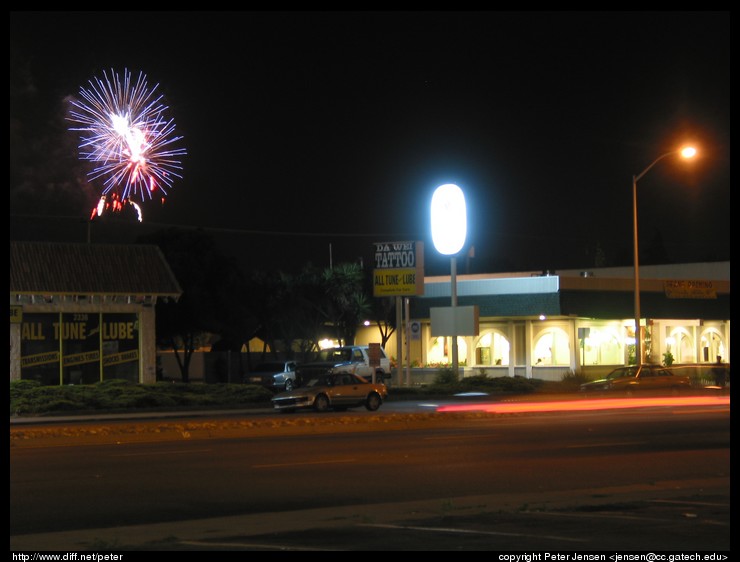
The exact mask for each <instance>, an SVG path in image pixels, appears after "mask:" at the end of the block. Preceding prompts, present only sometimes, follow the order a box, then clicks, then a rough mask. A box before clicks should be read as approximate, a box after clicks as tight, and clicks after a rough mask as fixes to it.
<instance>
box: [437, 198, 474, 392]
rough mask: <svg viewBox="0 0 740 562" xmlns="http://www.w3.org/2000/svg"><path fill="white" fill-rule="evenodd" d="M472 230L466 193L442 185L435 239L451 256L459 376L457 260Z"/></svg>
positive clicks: (455, 361) (455, 364) (440, 249)
mask: <svg viewBox="0 0 740 562" xmlns="http://www.w3.org/2000/svg"><path fill="white" fill-rule="evenodd" d="M467 231H468V219H467V210H466V207H465V195H464V194H463V192H462V189H460V188H459V187H458V186H456V185H455V184H453V183H447V184H445V185H440V186H439V187H438V188H437V189H436V190H435V191H434V195H432V240H433V241H434V247H435V248H437V251H438V252H439V253H440V254H444V255H446V256H450V292H451V296H452V303H451V304H452V307H451V308H452V324H453V326H454V329H453V332H454V333H453V334H452V371H453V372H454V374H455V378H458V372H459V367H458V365H459V361H458V354H457V313H456V308H457V259H456V257H455V256H456V254H458V253H459V252H460V250H462V247H463V246H464V245H465V237H466V236H467Z"/></svg>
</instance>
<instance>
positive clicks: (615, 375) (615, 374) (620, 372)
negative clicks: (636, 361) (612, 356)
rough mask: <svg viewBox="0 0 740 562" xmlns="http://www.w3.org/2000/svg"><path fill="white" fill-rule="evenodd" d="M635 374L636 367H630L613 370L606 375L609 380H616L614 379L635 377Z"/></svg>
mask: <svg viewBox="0 0 740 562" xmlns="http://www.w3.org/2000/svg"><path fill="white" fill-rule="evenodd" d="M634 376H635V368H634V367H630V368H629V369H617V370H616V371H612V372H611V373H609V374H608V375H607V376H606V379H607V380H610V381H611V380H614V379H621V378H624V377H634Z"/></svg>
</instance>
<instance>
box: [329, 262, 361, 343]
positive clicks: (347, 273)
mask: <svg viewBox="0 0 740 562" xmlns="http://www.w3.org/2000/svg"><path fill="white" fill-rule="evenodd" d="M322 280H323V284H324V291H325V294H326V299H325V306H326V320H327V321H328V322H329V323H330V324H331V325H333V326H334V328H335V329H336V332H337V336H338V337H339V339H340V340H341V343H342V344H343V345H352V344H354V343H355V335H356V334H357V327H358V326H359V324H360V322H361V321H362V320H363V319H364V318H367V316H368V315H369V314H370V302H369V299H368V297H367V295H366V294H365V290H364V287H363V280H364V277H363V272H362V268H361V267H360V265H359V264H356V263H345V264H340V265H337V266H336V267H333V268H327V269H325V270H324V272H323V275H322Z"/></svg>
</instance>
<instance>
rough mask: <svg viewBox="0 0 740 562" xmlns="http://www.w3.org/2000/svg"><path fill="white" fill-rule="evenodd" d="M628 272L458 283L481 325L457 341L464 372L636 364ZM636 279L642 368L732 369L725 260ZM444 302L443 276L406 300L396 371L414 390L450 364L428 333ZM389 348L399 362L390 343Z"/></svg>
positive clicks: (446, 281)
mask: <svg viewBox="0 0 740 562" xmlns="http://www.w3.org/2000/svg"><path fill="white" fill-rule="evenodd" d="M633 273H634V270H633V269H632V267H623V268H601V269H592V270H588V271H582V270H567V271H559V272H519V273H503V274H490V275H485V274H483V275H481V274H476V275H458V276H457V279H456V293H457V301H458V306H461V307H462V306H474V307H476V309H477V311H478V319H479V329H478V333H477V334H476V335H467V336H458V337H457V341H458V362H459V366H460V371H461V373H462V374H463V376H470V375H478V374H487V375H488V376H523V377H528V378H539V379H544V380H560V379H561V378H562V376H563V375H564V374H566V373H568V372H574V373H575V372H581V373H583V374H584V375H586V376H588V377H589V378H596V377H598V376H600V375H603V374H606V373H607V372H609V371H610V370H612V369H614V368H615V367H617V366H623V365H628V364H630V363H631V362H634V350H635V346H634V342H635V325H634V324H635V322H634V277H633ZM640 273H641V275H640V277H641V286H640V288H641V291H640V295H641V296H640V299H641V312H642V315H641V316H642V322H641V324H642V325H643V326H644V330H645V343H644V346H645V356H646V361H647V362H650V363H665V362H669V363H670V362H671V361H672V362H673V363H674V364H679V363H714V362H716V361H717V360H718V358H721V360H722V361H723V362H725V363H729V361H730V262H711V263H694V264H672V265H657V266H642V267H641V268H640ZM451 294H452V288H451V280H450V277H449V276H440V277H426V278H425V281H424V294H423V295H422V296H417V297H409V302H408V306H407V309H408V310H409V318H408V320H409V322H408V324H410V323H411V322H413V323H414V325H415V335H414V337H412V338H411V340H410V341H408V342H406V340H405V339H404V343H403V347H405V348H406V349H408V352H407V351H406V350H405V349H404V350H402V352H403V356H404V360H403V365H404V366H411V367H413V370H414V379H415V380H416V381H417V382H418V381H419V380H420V368H424V367H426V368H427V370H436V369H438V368H439V367H440V366H444V365H450V364H451V351H450V350H451V337H449V336H439V335H437V336H435V335H433V334H434V330H433V327H432V325H431V317H432V314H431V310H432V309H433V308H435V307H449V306H450V304H451ZM399 298H400V297H399ZM406 333H407V331H406V330H404V338H405V334H406ZM366 340H367V341H377V337H376V334H374V333H373V331H372V329H369V328H368V329H365V330H361V331H360V332H359V333H358V338H357V341H358V343H364V342H365V341H366ZM386 350H387V351H388V352H389V354H390V355H391V356H393V357H395V358H398V357H399V353H398V344H397V343H396V342H389V344H388V345H387V346H386ZM421 370H423V369H421ZM422 378H423V377H422ZM402 380H403V379H402Z"/></svg>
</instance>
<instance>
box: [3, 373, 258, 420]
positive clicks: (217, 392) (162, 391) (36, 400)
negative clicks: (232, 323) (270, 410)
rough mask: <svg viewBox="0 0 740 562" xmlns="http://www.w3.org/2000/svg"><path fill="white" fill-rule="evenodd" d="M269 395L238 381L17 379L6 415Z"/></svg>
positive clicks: (216, 403) (226, 401)
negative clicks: (60, 382) (55, 382)
mask: <svg viewBox="0 0 740 562" xmlns="http://www.w3.org/2000/svg"><path fill="white" fill-rule="evenodd" d="M272 395H273V394H272V392H270V390H269V389H266V388H263V387H261V386H255V385H241V384H198V383H196V384H186V383H175V384H171V383H155V384H151V385H145V384H136V383H132V382H130V381H126V380H107V381H103V382H99V383H95V384H90V385H68V386H42V385H41V384H39V383H38V382H36V381H26V380H21V381H13V382H12V383H10V415H34V414H36V415H38V414H50V413H54V412H67V413H69V412H76V413H85V412H92V411H109V412H115V411H127V410H161V409H173V408H183V409H188V408H199V407H209V408H227V407H238V406H243V405H245V404H257V405H259V404H264V405H269V403H270V398H271V397H272Z"/></svg>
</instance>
